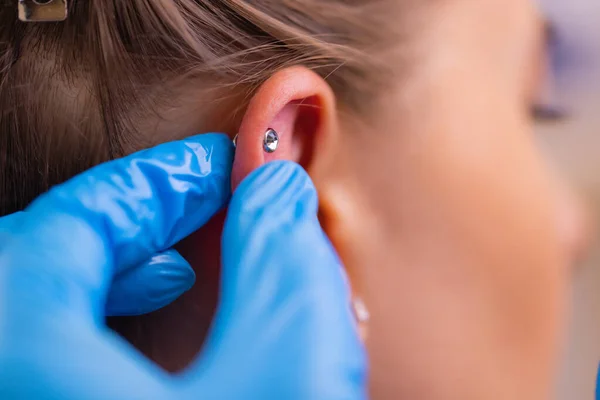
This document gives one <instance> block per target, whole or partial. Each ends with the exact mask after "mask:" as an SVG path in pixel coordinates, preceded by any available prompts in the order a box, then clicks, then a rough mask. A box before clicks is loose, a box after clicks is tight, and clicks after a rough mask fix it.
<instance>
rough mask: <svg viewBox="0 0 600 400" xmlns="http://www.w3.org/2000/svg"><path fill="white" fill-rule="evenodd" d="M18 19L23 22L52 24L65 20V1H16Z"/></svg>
mask: <svg viewBox="0 0 600 400" xmlns="http://www.w3.org/2000/svg"><path fill="white" fill-rule="evenodd" d="M18 1H19V19H20V20H21V21H24V22H54V21H64V20H65V19H67V0H18Z"/></svg>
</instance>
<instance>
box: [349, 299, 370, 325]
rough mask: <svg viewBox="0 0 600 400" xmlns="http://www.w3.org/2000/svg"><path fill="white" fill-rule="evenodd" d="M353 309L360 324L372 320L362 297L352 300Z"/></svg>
mask: <svg viewBox="0 0 600 400" xmlns="http://www.w3.org/2000/svg"><path fill="white" fill-rule="evenodd" d="M352 309H353V311H354V317H355V318H356V320H357V321H358V322H359V323H366V322H368V321H369V319H370V318H371V314H370V313H369V310H368V309H367V306H366V304H365V303H364V301H362V299H361V298H360V297H355V298H354V299H352Z"/></svg>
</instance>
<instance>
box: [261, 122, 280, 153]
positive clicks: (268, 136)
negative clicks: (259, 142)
mask: <svg viewBox="0 0 600 400" xmlns="http://www.w3.org/2000/svg"><path fill="white" fill-rule="evenodd" d="M277 147H279V135H278V134H277V132H275V130H274V129H271V128H269V129H267V131H266V132H265V137H264V139H263V150H264V151H265V152H266V153H273V152H274V151H275V150H277Z"/></svg>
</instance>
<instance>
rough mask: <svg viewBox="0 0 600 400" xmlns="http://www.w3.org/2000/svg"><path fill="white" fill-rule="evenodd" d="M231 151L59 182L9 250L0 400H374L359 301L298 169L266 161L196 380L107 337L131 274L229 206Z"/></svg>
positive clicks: (207, 146) (205, 138)
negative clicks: (115, 301) (367, 396)
mask: <svg viewBox="0 0 600 400" xmlns="http://www.w3.org/2000/svg"><path fill="white" fill-rule="evenodd" d="M232 153H233V148H232V145H231V142H230V141H229V140H228V139H227V137H225V136H222V135H202V136H197V137H193V138H190V139H187V140H184V141H181V142H174V143H169V144H165V145H161V146H158V147H156V148H153V149H150V150H147V151H143V152H140V153H136V154H134V155H132V156H129V157H126V158H124V159H121V160H116V161H113V162H110V163H107V164H103V165H100V166H98V167H96V168H94V169H92V170H90V171H88V172H86V173H84V174H82V175H80V176H78V177H76V178H74V179H72V180H70V181H68V182H66V183H65V184H63V185H60V186H57V187H55V188H54V189H52V190H51V191H50V192H48V193H47V194H45V195H43V196H42V197H40V198H39V199H38V200H36V201H35V202H34V203H33V204H32V205H31V206H30V207H29V208H28V209H27V210H26V212H25V213H24V214H23V215H22V216H19V223H18V224H16V226H14V227H13V228H11V233H10V235H8V236H6V235H5V240H4V241H3V243H2V245H1V247H0V398H2V399H13V398H14V399H17V398H19V399H21V398H27V399H30V398H31V399H67V400H70V399H196V398H206V399H238V398H244V399H270V398H273V399H280V398H286V399H295V398H297V399H307V398H310V399H357V398H363V397H364V378H365V360H364V354H363V351H362V347H361V345H360V342H359V340H358V337H357V334H356V331H355V330H354V327H353V321H352V315H351V312H350V310H349V308H348V304H349V294H348V292H347V289H346V286H345V282H344V279H343V277H342V272H341V269H340V265H339V262H338V260H337V257H336V256H335V254H334V252H333V251H332V248H331V246H330V244H329V242H328V241H327V239H326V238H325V236H324V234H323V232H322V231H321V228H320V226H319V223H318V220H317V217H316V211H317V201H316V194H315V190H314V188H313V186H312V184H311V183H310V180H309V179H308V177H307V175H306V174H305V173H304V172H303V171H302V170H301V169H300V168H299V167H298V166H296V165H294V164H288V163H276V164H270V165H268V166H266V167H263V168H261V169H260V170H258V171H256V172H255V173H253V174H252V175H251V176H250V177H249V178H248V179H246V180H245V181H244V182H243V183H242V185H241V186H240V188H239V189H238V190H237V191H236V193H235V194H234V196H233V199H232V203H231V206H230V210H229V213H228V217H227V221H226V227H225V232H224V236H223V283H222V295H221V304H220V306H219V310H218V312H217V316H216V320H215V322H214V326H213V330H212V332H211V335H210V337H209V339H208V343H207V344H206V346H205V350H204V351H203V353H202V354H201V355H200V356H199V357H198V359H197V361H195V362H194V363H193V364H192V365H191V366H190V367H189V369H188V370H187V371H186V372H185V373H183V374H180V375H178V376H172V375H169V374H167V373H165V372H164V371H162V370H161V369H159V368H158V367H156V366H155V365H154V364H153V363H152V362H150V361H149V360H147V359H146V358H144V357H143V356H142V355H141V354H139V353H138V352H137V351H136V350H135V349H133V348H132V347H131V346H130V345H129V344H127V343H126V342H124V341H123V340H122V339H121V338H119V337H118V336H117V335H116V334H114V333H112V332H111V331H110V330H108V328H106V326H105V324H104V317H105V316H106V310H107V301H108V299H109V298H110V296H111V293H114V290H115V289H114V287H115V286H116V285H117V283H116V282H119V279H118V277H119V276H121V277H122V276H124V275H125V274H127V273H135V272H133V271H140V267H139V266H143V265H146V264H148V260H153V259H155V258H156V257H160V254H164V252H165V251H168V249H169V248H170V247H171V246H172V245H173V244H175V243H176V242H178V241H179V240H181V239H182V238H183V237H185V236H187V235H189V234H190V233H192V232H193V231H195V230H197V229H198V228H199V227H200V226H202V225H203V224H204V223H205V222H206V221H207V220H208V219H209V218H210V217H211V216H212V215H213V214H214V213H215V212H216V211H218V210H219V209H220V208H221V207H222V206H223V205H225V203H226V202H227V200H228V199H229V192H228V188H229V173H230V168H231V162H232V155H233V154H232ZM121 279H123V280H122V282H127V280H125V278H121ZM140 279H142V280H143V278H140ZM111 286H112V290H111ZM121 293H123V291H121Z"/></svg>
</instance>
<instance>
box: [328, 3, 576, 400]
mask: <svg viewBox="0 0 600 400" xmlns="http://www.w3.org/2000/svg"><path fill="white" fill-rule="evenodd" d="M427 21H428V22H427V23H428V26H427V27H426V29H424V32H426V33H427V34H426V35H423V38H422V41H421V42H420V44H419V46H422V49H423V54H426V56H425V57H424V58H423V60H422V61H420V64H419V65H418V69H417V70H416V72H415V73H413V78H412V80H411V81H410V82H408V83H407V82H406V81H403V82H399V83H398V86H397V88H395V89H392V88H390V93H389V94H388V95H387V97H386V99H385V102H384V104H385V105H384V106H382V108H381V111H380V114H379V115H378V116H377V118H374V120H373V121H372V122H370V123H368V124H366V127H365V128H362V129H360V132H353V134H348V135H345V136H344V141H343V143H342V144H341V145H340V147H341V148H340V152H339V155H338V160H337V161H336V165H337V166H338V168H337V170H343V171H346V172H345V174H344V176H343V178H339V177H338V178H337V179H338V180H339V182H343V184H340V185H333V184H331V182H329V186H328V187H325V183H327V182H325V180H324V183H323V185H324V186H323V189H322V190H323V191H324V193H323V194H322V195H323V196H325V197H327V198H330V199H336V198H338V199H342V198H343V199H346V200H343V201H342V200H339V201H338V209H337V212H338V213H339V217H340V218H339V219H337V220H336V221H338V222H333V223H331V224H330V225H329V227H330V228H329V229H330V235H331V237H332V239H333V241H334V243H335V244H336V245H337V246H338V250H339V251H340V253H341V255H342V258H343V259H344V261H345V263H346V265H347V267H348V269H349V270H350V274H351V276H352V279H353V282H354V283H355V286H357V287H358V288H357V291H359V292H360V293H361V295H362V297H363V298H364V301H365V303H366V304H367V306H368V307H369V309H370V312H371V319H370V322H369V326H368V328H369V334H368V339H367V346H368V350H369V355H370V359H371V371H370V374H371V393H372V395H373V397H374V398H406V399H461V400H465V399H527V400H532V399H544V400H545V399H548V398H551V397H552V390H553V385H554V382H553V379H554V378H555V370H556V368H557V363H558V361H559V356H560V351H561V344H562V339H563V337H562V335H563V328H564V325H565V322H566V320H565V311H566V305H567V304H566V302H567V299H568V292H569V283H570V276H571V273H572V271H571V269H570V268H571V265H572V264H573V263H574V261H575V258H576V256H577V252H578V250H580V247H581V246H580V242H581V239H582V237H581V231H582V229H581V225H582V219H581V214H580V210H579V208H578V207H577V205H576V204H577V203H576V202H575V201H574V197H573V196H572V194H571V193H570V192H569V191H568V190H567V189H566V188H565V186H564V185H563V184H562V182H561V181H560V180H559V179H558V177H557V176H556V175H555V174H554V173H552V172H551V168H549V166H548V165H547V164H546V163H545V160H544V159H543V157H542V156H541V152H540V151H539V148H538V146H539V144H538V139H537V138H536V137H535V135H534V123H533V120H532V118H531V116H530V106H531V105H532V101H533V99H534V98H535V92H536V91H537V88H538V87H541V86H542V84H543V80H544V76H545V74H544V73H543V67H544V63H545V57H544V51H545V35H544V32H545V29H544V23H543V20H542V19H541V15H540V14H539V12H538V10H536V9H535V8H534V6H533V5H532V4H530V3H528V2H527V1H524V0H508V1H499V0H498V1H495V0H485V1H447V2H440V3H439V6H438V7H437V8H435V9H433V10H431V14H430V17H428V19H427ZM346 128H347V129H351V130H357V128H355V125H354V126H352V125H348V126H347V127H346ZM332 179H333V178H332ZM334 203H335V201H334Z"/></svg>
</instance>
